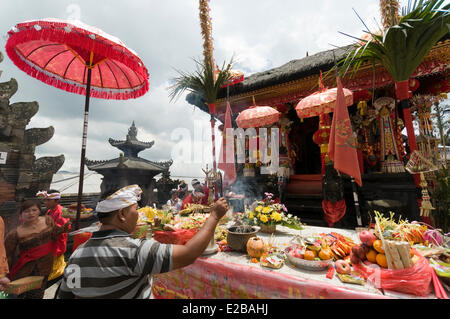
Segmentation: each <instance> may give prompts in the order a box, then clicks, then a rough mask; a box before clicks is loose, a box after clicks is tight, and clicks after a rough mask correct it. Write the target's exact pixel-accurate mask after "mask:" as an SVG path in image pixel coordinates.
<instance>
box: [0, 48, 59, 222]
mask: <svg viewBox="0 0 450 319" xmlns="http://www.w3.org/2000/svg"><path fill="white" fill-rule="evenodd" d="M2 60H3V55H2V53H1V52H0V62H1V61H2ZM0 74H1V73H0ZM17 90H18V84H17V81H16V80H15V79H11V80H10V81H8V82H3V83H0V152H2V153H3V154H6V163H3V164H2V163H0V215H4V216H6V215H8V214H11V213H13V212H15V210H16V208H17V202H20V201H22V200H24V199H26V198H33V197H35V194H36V192H37V191H39V190H41V189H48V188H50V184H51V181H52V178H53V174H55V173H56V172H57V171H58V170H59V169H60V168H61V166H62V165H63V164H64V155H60V156H57V157H42V158H39V159H36V157H35V155H34V153H35V149H36V146H38V145H42V144H44V143H46V142H48V141H49V140H50V139H51V138H52V137H53V134H54V132H55V129H54V128H53V127H48V128H31V129H26V126H27V125H28V124H29V123H30V120H31V118H32V117H33V116H34V115H36V113H37V112H38V110H39V104H38V103H37V102H18V103H13V104H10V98H11V97H12V96H13V95H14V94H15V93H16V92H17Z"/></svg>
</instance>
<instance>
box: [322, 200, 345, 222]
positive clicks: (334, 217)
mask: <svg viewBox="0 0 450 319" xmlns="http://www.w3.org/2000/svg"><path fill="white" fill-rule="evenodd" d="M322 209H323V213H324V217H325V221H326V222H327V224H328V226H330V227H333V225H334V224H335V223H337V222H338V221H340V220H341V218H342V217H344V215H345V211H346V209H347V205H346V204H345V200H344V199H342V200H340V201H338V202H335V203H332V202H330V201H327V200H325V199H324V200H323V201H322Z"/></svg>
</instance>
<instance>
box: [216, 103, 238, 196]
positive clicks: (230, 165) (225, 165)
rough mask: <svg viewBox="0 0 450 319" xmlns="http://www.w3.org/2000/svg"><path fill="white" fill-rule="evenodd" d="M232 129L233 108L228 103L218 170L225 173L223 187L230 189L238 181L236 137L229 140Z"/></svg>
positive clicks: (232, 136)
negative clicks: (235, 162) (235, 157)
mask: <svg viewBox="0 0 450 319" xmlns="http://www.w3.org/2000/svg"><path fill="white" fill-rule="evenodd" d="M228 128H229V129H232V128H233V126H232V125H231V107H230V103H229V102H227V111H226V113H225V125H224V128H223V133H222V134H223V137H222V147H221V148H220V154H219V165H218V168H219V169H221V170H222V171H223V172H224V177H223V186H224V188H225V187H229V186H230V185H231V184H233V183H234V181H235V180H236V168H235V165H234V135H231V136H229V139H230V140H227V129H228Z"/></svg>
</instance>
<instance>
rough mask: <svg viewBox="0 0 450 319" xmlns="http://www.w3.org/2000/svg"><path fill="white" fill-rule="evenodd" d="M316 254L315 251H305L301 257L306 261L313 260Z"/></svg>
mask: <svg viewBox="0 0 450 319" xmlns="http://www.w3.org/2000/svg"><path fill="white" fill-rule="evenodd" d="M316 256H317V254H316V252H315V251H313V250H306V251H305V255H304V256H303V258H304V259H306V260H314V258H316Z"/></svg>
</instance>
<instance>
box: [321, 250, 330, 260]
mask: <svg viewBox="0 0 450 319" xmlns="http://www.w3.org/2000/svg"><path fill="white" fill-rule="evenodd" d="M331 257H333V253H332V252H331V249H329V248H325V249H322V250H320V252H319V258H320V259H322V260H328V259H331Z"/></svg>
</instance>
